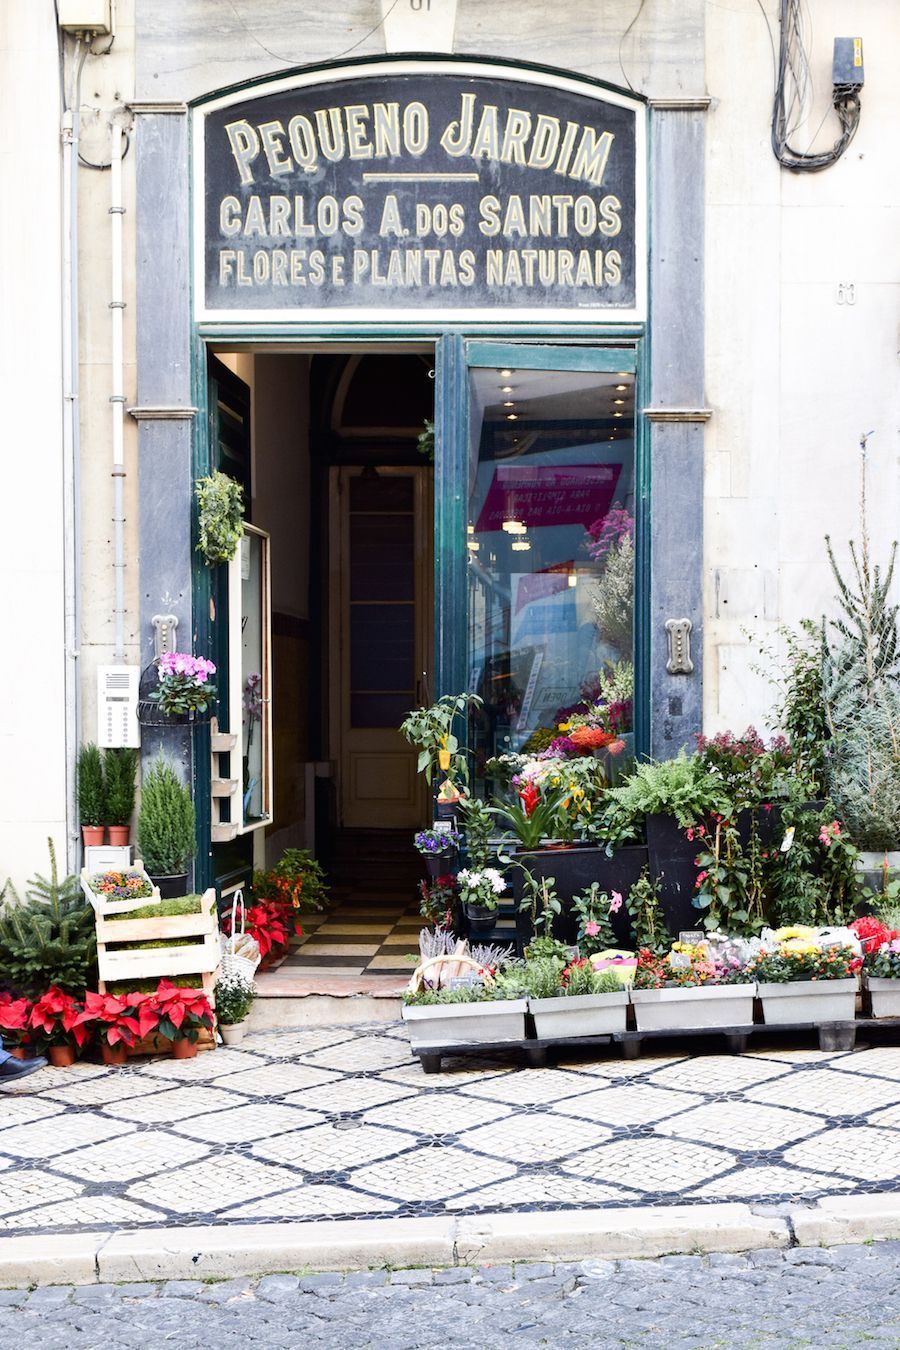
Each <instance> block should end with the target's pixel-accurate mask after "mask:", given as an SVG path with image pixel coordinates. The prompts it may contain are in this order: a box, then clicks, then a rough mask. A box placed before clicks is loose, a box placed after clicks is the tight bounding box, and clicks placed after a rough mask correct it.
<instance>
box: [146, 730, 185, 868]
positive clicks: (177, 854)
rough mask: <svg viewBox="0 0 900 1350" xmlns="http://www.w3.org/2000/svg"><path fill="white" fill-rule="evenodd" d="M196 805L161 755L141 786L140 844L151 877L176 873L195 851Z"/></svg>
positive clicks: (172, 766)
mask: <svg viewBox="0 0 900 1350" xmlns="http://www.w3.org/2000/svg"><path fill="white" fill-rule="evenodd" d="M194 829H195V819H194V804H193V802H192V801H191V794H190V792H189V791H188V789H187V788H186V787H184V786H183V785H182V784H181V782H180V781H179V778H178V775H177V773H176V772H175V766H174V765H173V764H172V763H171V762H170V761H167V760H165V759H163V758H162V757H161V756H160V758H159V759H157V760H156V761H155V763H153V764H152V765H151V766H150V769H149V770H148V771H147V773H146V774H145V776H144V782H143V787H142V789H141V811H140V816H139V817H138V847H139V849H140V851H141V857H142V859H143V862H144V866H145V867H146V869H147V871H148V872H149V873H150V875H151V876H177V875H179V874H180V873H182V872H185V871H186V870H187V864H188V861H189V859H190V858H192V857H193V853H194Z"/></svg>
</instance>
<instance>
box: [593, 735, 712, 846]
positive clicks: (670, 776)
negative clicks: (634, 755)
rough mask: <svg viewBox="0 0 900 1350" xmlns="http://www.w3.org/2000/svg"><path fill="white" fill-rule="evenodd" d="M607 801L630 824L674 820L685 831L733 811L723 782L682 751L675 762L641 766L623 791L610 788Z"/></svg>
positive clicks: (621, 788) (665, 761) (629, 779)
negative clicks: (665, 818) (653, 818)
mask: <svg viewBox="0 0 900 1350" xmlns="http://www.w3.org/2000/svg"><path fill="white" fill-rule="evenodd" d="M607 798H608V800H609V801H610V803H615V805H616V806H617V808H618V811H619V813H621V814H624V815H625V816H626V817H627V818H628V819H629V820H631V821H639V820H644V819H646V817H647V816H655V815H663V816H674V817H675V819H676V820H677V821H678V823H679V825H681V826H682V828H683V829H687V828H689V827H690V826H691V825H696V824H697V823H698V822H700V821H702V820H705V819H706V817H707V816H709V815H712V814H713V813H718V814H719V815H723V816H724V815H727V814H728V813H729V811H730V803H729V801H728V797H727V794H726V793H725V792H724V790H723V786H722V781H721V779H720V778H718V777H716V775H715V774H711V773H709V772H707V770H706V769H705V768H704V767H703V765H702V763H701V762H700V761H699V759H698V758H697V756H696V755H694V756H692V757H691V758H688V756H687V755H686V754H685V753H684V752H683V751H682V752H681V753H679V754H678V755H676V757H675V758H674V759H664V760H660V761H658V762H657V761H652V760H649V761H646V762H644V763H641V764H638V766H637V768H636V769H635V771H634V773H633V774H631V775H630V777H629V778H627V779H626V780H625V782H624V783H623V784H622V786H621V787H617V788H610V790H609V792H608V793H607Z"/></svg>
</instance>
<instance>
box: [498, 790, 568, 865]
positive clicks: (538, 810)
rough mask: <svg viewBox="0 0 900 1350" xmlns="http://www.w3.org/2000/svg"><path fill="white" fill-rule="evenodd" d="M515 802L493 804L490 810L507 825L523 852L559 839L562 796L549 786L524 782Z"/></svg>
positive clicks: (562, 809) (561, 824) (562, 823)
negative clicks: (546, 841)
mask: <svg viewBox="0 0 900 1350" xmlns="http://www.w3.org/2000/svg"><path fill="white" fill-rule="evenodd" d="M517 795H518V801H516V802H515V803H512V804H510V803H507V802H501V801H495V803H494V805H493V806H492V807H491V808H490V810H491V811H493V812H494V814H495V815H497V816H499V817H500V819H501V820H504V821H506V822H507V824H508V825H509V827H510V829H511V831H512V834H513V835H514V836H515V838H516V839H517V840H518V842H519V846H520V847H521V849H522V850H523V851H524V852H530V851H531V850H533V849H536V848H540V846H541V843H542V841H543V840H544V839H559V838H560V837H561V834H562V832H563V830H564V822H563V817H564V808H563V795H562V792H561V790H560V789H559V788H554V787H551V786H550V785H549V784H547V785H544V786H542V787H540V788H539V787H538V786H537V784H536V783H532V782H527V783H525V784H524V785H523V786H521V787H520V788H519V789H518V794H517Z"/></svg>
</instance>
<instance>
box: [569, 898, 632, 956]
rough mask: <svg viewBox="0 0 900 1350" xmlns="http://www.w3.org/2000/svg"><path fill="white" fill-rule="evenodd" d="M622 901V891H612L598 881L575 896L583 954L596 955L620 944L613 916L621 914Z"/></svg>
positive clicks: (578, 941) (573, 909) (576, 915)
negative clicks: (612, 920) (617, 939)
mask: <svg viewBox="0 0 900 1350" xmlns="http://www.w3.org/2000/svg"><path fill="white" fill-rule="evenodd" d="M622 904H623V900H622V897H621V895H620V894H619V892H618V891H613V892H612V894H608V893H607V892H606V891H604V890H602V889H601V887H600V883H599V882H597V881H594V882H592V883H591V885H590V886H589V887H588V889H587V890H586V891H584V892H583V893H582V894H581V895H576V896H573V898H572V912H573V913H574V915H575V917H576V918H577V920H578V937H577V943H578V950H579V951H580V952H581V955H582V956H593V955H594V954H595V953H596V952H603V951H608V950H609V948H610V947H615V946H616V935H615V933H614V932H613V927H612V922H611V918H610V916H611V915H613V914H618V912H619V910H620V909H621V908H622Z"/></svg>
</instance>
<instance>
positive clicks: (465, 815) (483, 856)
mask: <svg viewBox="0 0 900 1350" xmlns="http://www.w3.org/2000/svg"><path fill="white" fill-rule="evenodd" d="M459 814H460V819H461V821H462V826H463V829H464V830H465V832H466V850H467V852H468V855H469V863H470V865H471V866H472V867H474V868H476V869H477V868H482V867H487V865H488V863H489V862H490V860H491V853H492V850H491V846H490V840H491V835H492V834H493V832H494V817H493V813H492V812H491V808H490V807H489V806H488V805H487V804H486V803H485V802H483V801H481V799H480V798H479V797H464V798H463V800H462V801H461V802H460V804H459Z"/></svg>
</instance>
